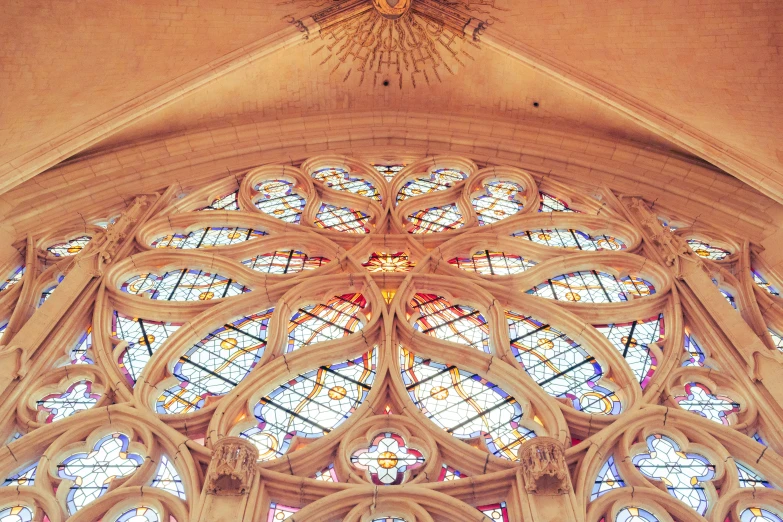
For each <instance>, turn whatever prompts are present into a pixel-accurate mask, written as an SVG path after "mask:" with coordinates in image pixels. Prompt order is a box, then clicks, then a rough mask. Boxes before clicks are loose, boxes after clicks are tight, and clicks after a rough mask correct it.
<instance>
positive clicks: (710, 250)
mask: <svg viewBox="0 0 783 522" xmlns="http://www.w3.org/2000/svg"><path fill="white" fill-rule="evenodd" d="M686 241H687V243H688V245H689V246H690V247H691V250H693V252H694V253H695V254H696V255H697V256H699V257H704V258H707V259H712V260H713V261H720V260H722V259H725V258H727V257H728V256H730V255H731V252H730V251H728V250H726V249H725V248H720V247H716V246H712V245H710V244H709V243H705V242H704V241H700V240H698V239H688V240H686Z"/></svg>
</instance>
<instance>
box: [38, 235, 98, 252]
mask: <svg viewBox="0 0 783 522" xmlns="http://www.w3.org/2000/svg"><path fill="white" fill-rule="evenodd" d="M90 239H92V237H91V236H86V235H85V236H79V237H75V238H73V239H69V240H68V241H63V242H62V243H55V244H54V245H52V246H50V247H49V248H47V249H46V250H47V251H48V252H49V253H50V254H52V255H53V256H55V257H66V256H75V255H76V254H78V253H79V252H81V251H82V249H83V248H84V247H86V246H87V243H89V242H90Z"/></svg>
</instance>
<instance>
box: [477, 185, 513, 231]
mask: <svg viewBox="0 0 783 522" xmlns="http://www.w3.org/2000/svg"><path fill="white" fill-rule="evenodd" d="M484 189H485V190H486V194H482V195H481V196H477V197H475V198H473V208H474V210H475V211H476V215H477V216H478V222H479V225H490V224H492V223H495V222H497V221H500V220H501V219H506V218H508V217H511V216H513V215H514V214H516V213H517V212H519V211H520V210H522V203H521V202H519V201H517V200H516V197H517V195H521V194H522V193H523V192H524V190H525V189H524V187H522V185H520V184H518V183H514V182H513V181H490V182H488V183H486V184H485V185H484Z"/></svg>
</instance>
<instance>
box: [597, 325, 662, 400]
mask: <svg viewBox="0 0 783 522" xmlns="http://www.w3.org/2000/svg"><path fill="white" fill-rule="evenodd" d="M594 326H595V329H596V330H598V331H599V332H601V333H602V334H604V335H605V336H606V338H607V339H609V342H610V343H612V345H613V346H614V347H615V348H617V350H618V351H619V352H620V353H621V354H622V356H623V358H624V359H625V362H627V363H628V366H630V368H631V372H633V374H634V375H635V376H636V379H637V380H638V381H639V385H640V386H641V387H642V389H645V388H646V387H647V384H648V383H649V382H650V379H651V378H652V376H653V373H655V370H656V369H657V368H658V362H657V361H656V360H655V356H654V355H653V354H652V353H651V352H650V350H649V347H648V346H649V345H650V344H651V343H657V342H659V341H661V340H662V339H663V336H664V323H663V314H659V315H658V316H657V317H651V318H650V319H646V320H643V321H642V320H639V321H633V322H630V323H612V324H606V325H594Z"/></svg>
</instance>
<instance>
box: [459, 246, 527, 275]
mask: <svg viewBox="0 0 783 522" xmlns="http://www.w3.org/2000/svg"><path fill="white" fill-rule="evenodd" d="M449 264H452V265H455V266H457V267H458V268H461V269H462V270H465V271H466V272H476V273H477V274H481V275H501V276H506V275H512V274H519V273H520V272H524V271H525V270H527V269H528V268H532V267H533V266H535V264H536V263H535V261H530V260H529V259H525V258H524V257H522V256H517V255H514V254H506V253H505V252H491V251H489V250H479V251H478V252H476V253H475V254H473V257H455V258H452V259H450V260H449Z"/></svg>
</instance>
